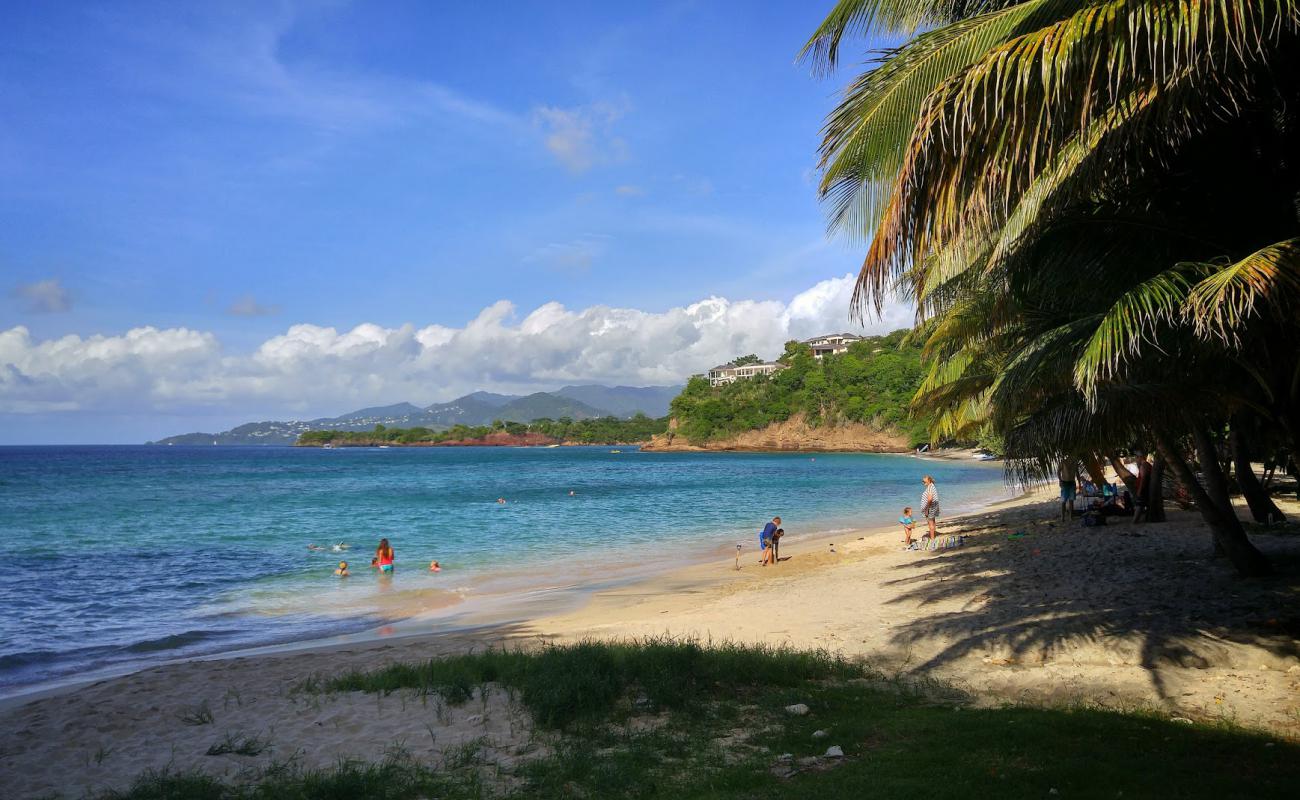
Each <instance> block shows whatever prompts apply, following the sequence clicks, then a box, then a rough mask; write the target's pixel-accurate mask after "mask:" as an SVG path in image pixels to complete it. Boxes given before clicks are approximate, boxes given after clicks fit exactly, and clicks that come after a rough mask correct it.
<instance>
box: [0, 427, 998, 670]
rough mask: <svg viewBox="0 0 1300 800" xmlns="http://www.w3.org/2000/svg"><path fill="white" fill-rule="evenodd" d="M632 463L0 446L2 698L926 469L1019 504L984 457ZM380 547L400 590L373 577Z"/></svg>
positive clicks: (465, 591) (348, 625)
mask: <svg viewBox="0 0 1300 800" xmlns="http://www.w3.org/2000/svg"><path fill="white" fill-rule="evenodd" d="M622 450H623V452H622V453H611V452H610V448H605V447H581V448H577V447H561V448H550V449H546V448H388V449H354V448H348V449H338V450H320V449H295V448H289V447H268V448H251V447H250V448H240V447H207V448H205V447H0V563H3V564H4V568H5V572H6V575H5V577H4V580H2V581H0V608H3V609H4V613H3V614H0V693H7V692H13V691H15V690H18V689H20V688H22V687H27V686H31V685H34V684H39V683H43V682H48V681H52V680H57V679H64V678H68V677H70V676H84V675H91V674H94V673H96V672H101V671H105V670H111V669H122V668H126V667H134V666H143V665H147V664H150V663H156V662H158V661H163V660H168V659H173V658H178V657H185V656H191V655H200V654H206V653H213V652H219V651H224V650H233V649H239V648H243V647H248V646H255V645H263V644H274V643H279V642H288V641H295V640H303V639H313V638H320V637H324V636H329V635H332V634H337V633H344V632H349V631H360V630H365V629H367V628H369V627H373V626H375V625H377V624H380V623H382V622H383V621H385V620H387V619H390V618H392V617H393V616H394V615H396V614H399V613H401V614H407V613H409V612H410V610H411V608H412V605H413V604H414V605H416V606H419V605H421V604H427V605H439V604H442V603H446V602H450V601H451V600H458V599H460V598H465V599H466V600H472V599H473V597H474V595H475V594H476V593H486V592H489V591H496V592H501V591H509V590H510V587H512V586H518V587H520V590H521V591H522V590H523V588H524V587H526V586H527V585H528V583H529V576H539V575H543V576H546V577H547V579H548V580H549V581H560V582H564V581H570V582H572V583H574V584H577V585H581V584H582V583H583V582H588V583H590V582H593V581H595V580H596V579H597V577H598V576H600V575H602V574H608V570H602V565H614V564H621V565H627V564H637V563H649V562H652V563H656V564H660V565H665V564H671V563H674V562H675V561H678V560H684V559H690V558H699V557H701V556H704V555H708V554H720V553H725V552H734V547H735V544H736V543H737V542H744V543H745V545H746V547H747V548H748V550H749V552H750V553H754V552H756V548H755V546H754V544H755V540H756V537H757V531H758V529H759V528H760V527H761V526H762V523H763V522H765V521H766V520H767V519H769V518H770V517H771V516H772V515H774V514H779V515H781V516H782V517H783V520H784V524H785V527H786V529H787V531H788V532H789V534H790V535H791V536H792V537H798V536H800V535H806V534H812V533H818V532H825V531H833V530H840V529H845V528H849V527H863V526H874V525H879V524H883V523H889V522H892V521H893V520H895V519H896V518H897V517H898V514H899V511H900V510H901V508H902V506H904V505H909V504H910V505H914V506H915V505H918V502H917V501H918V498H919V497H920V493H921V482H920V478H921V476H922V474H925V473H929V474H932V475H934V477H935V479H936V481H937V483H938V485H939V487H940V490H941V496H942V500H943V506H944V511H945V513H947V514H951V513H953V512H956V511H959V510H961V509H962V508H969V507H973V506H975V505H978V504H980V503H982V502H985V501H988V500H992V499H997V498H1000V497H1005V496H1007V493H1008V490H1007V488H1006V487H1005V485H1004V484H1003V482H1002V470H1001V468H1000V467H998V466H996V465H990V464H981V463H977V462H973V461H972V462H964V461H963V462H953V461H933V460H918V459H914V458H910V457H907V456H891V455H857V454H818V455H816V456H815V457H814V456H810V455H808V454H802V455H799V454H740V453H641V452H639V451H637V450H636V449H635V448H622ZM570 491H573V492H574V493H575V495H574V496H570V495H569V492H570ZM498 497H504V498H506V500H507V503H505V504H504V505H502V504H499V503H497V502H496V500H497V498H498ZM918 516H919V515H918ZM382 536H386V537H388V538H389V539H390V540H391V542H392V544H393V546H394V548H395V549H396V551H397V563H398V568H397V571H396V572H395V574H394V575H393V576H391V578H387V579H381V578H379V576H377V575H376V574H375V573H373V572H371V571H370V569H369V568H368V565H369V561H370V557H371V555H372V554H373V550H374V547H375V544H376V542H377V541H378V540H379V538H380V537H382ZM340 542H343V543H348V544H350V545H351V549H350V550H348V551H346V552H343V553H334V552H314V551H310V550H308V549H307V545H308V544H319V545H325V546H329V545H333V544H336V543H340ZM340 558H346V559H347V560H348V561H349V562H350V564H351V566H352V567H353V570H354V573H355V574H354V575H353V577H351V578H349V579H348V580H346V581H340V580H339V579H337V578H335V577H334V576H333V574H332V571H333V569H334V567H335V566H336V564H337V561H338V560H339V559H340ZM434 558H436V559H438V560H439V561H440V562H441V563H442V564H443V566H444V570H443V571H442V572H441V573H438V574H430V573H429V572H428V569H427V568H428V563H429V561H430V560H431V559H434ZM503 576H513V577H511V578H508V579H507V578H506V577H503ZM512 581H513V583H512ZM398 601H400V602H398Z"/></svg>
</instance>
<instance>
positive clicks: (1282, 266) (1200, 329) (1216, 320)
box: [1187, 238, 1300, 344]
mask: <svg viewBox="0 0 1300 800" xmlns="http://www.w3.org/2000/svg"><path fill="white" fill-rule="evenodd" d="M1196 266H1197V267H1198V268H1199V269H1201V270H1203V271H1206V272H1211V274H1210V275H1209V276H1208V277H1206V278H1204V279H1203V280H1201V282H1200V283H1198V284H1196V285H1195V286H1194V287H1192V289H1191V292H1190V294H1189V297H1188V303H1187V311H1188V314H1189V316H1190V317H1191V319H1192V322H1193V324H1194V326H1195V328H1196V333H1197V335H1198V336H1201V337H1202V338H1207V339H1208V338H1211V337H1213V338H1217V339H1220V340H1221V341H1223V342H1224V343H1226V344H1236V343H1237V341H1238V333H1239V331H1240V330H1241V328H1242V327H1243V326H1244V325H1245V324H1246V321H1247V320H1249V319H1250V318H1252V317H1253V316H1255V315H1256V313H1257V311H1258V309H1259V307H1260V306H1267V307H1268V308H1270V309H1272V310H1273V311H1275V312H1281V313H1283V314H1289V315H1290V318H1291V319H1295V318H1296V316H1297V312H1296V309H1297V308H1298V307H1300V238H1295V239H1287V240H1285V241H1281V242H1277V243H1276V244H1271V245H1269V246H1268V247H1264V248H1261V249H1259V250H1256V251H1255V252H1253V253H1251V254H1250V255H1248V256H1246V257H1245V258H1243V259H1241V260H1240V261H1238V262H1236V263H1234V264H1229V265H1228V266H1226V267H1222V268H1216V267H1215V266H1213V265H1211V264H1198V265H1196Z"/></svg>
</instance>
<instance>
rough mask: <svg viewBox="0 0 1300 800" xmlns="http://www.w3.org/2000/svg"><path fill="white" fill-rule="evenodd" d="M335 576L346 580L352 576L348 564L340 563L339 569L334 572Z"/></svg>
mask: <svg viewBox="0 0 1300 800" xmlns="http://www.w3.org/2000/svg"><path fill="white" fill-rule="evenodd" d="M334 574H335V575H337V576H339V577H340V578H346V577H347V576H348V575H349V574H350V573H349V572H348V562H346V561H340V562H339V568H338V569H336V570H334Z"/></svg>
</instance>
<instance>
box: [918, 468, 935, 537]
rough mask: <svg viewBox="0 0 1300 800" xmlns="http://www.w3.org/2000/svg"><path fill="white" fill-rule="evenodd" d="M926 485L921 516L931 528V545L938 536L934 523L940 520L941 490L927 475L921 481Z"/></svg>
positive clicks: (922, 497) (922, 498)
mask: <svg viewBox="0 0 1300 800" xmlns="http://www.w3.org/2000/svg"><path fill="white" fill-rule="evenodd" d="M921 482H922V483H924V484H925V491H924V492H922V493H921V516H923V517H925V522H926V524H927V525H928V526H929V528H930V533H929V537H930V543H931V544H933V543H934V538H935V536H937V535H938V534H937V533H936V532H935V529H934V521H935V520H937V519H938V518H939V488H938V487H937V486H935V485H934V478H932V477H931V476H929V475H926V476H925V477H924V478H922V479H921Z"/></svg>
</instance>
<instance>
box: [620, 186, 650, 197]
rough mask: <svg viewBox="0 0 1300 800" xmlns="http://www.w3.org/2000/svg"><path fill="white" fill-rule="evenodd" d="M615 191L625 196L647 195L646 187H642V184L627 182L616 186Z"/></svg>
mask: <svg viewBox="0 0 1300 800" xmlns="http://www.w3.org/2000/svg"><path fill="white" fill-rule="evenodd" d="M614 192H615V193H616V194H620V195H622V196H623V197H641V196H643V195H645V189H643V188H641V187H640V186H634V185H632V184H626V183H625V184H623V185H622V186H616V187H614Z"/></svg>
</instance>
